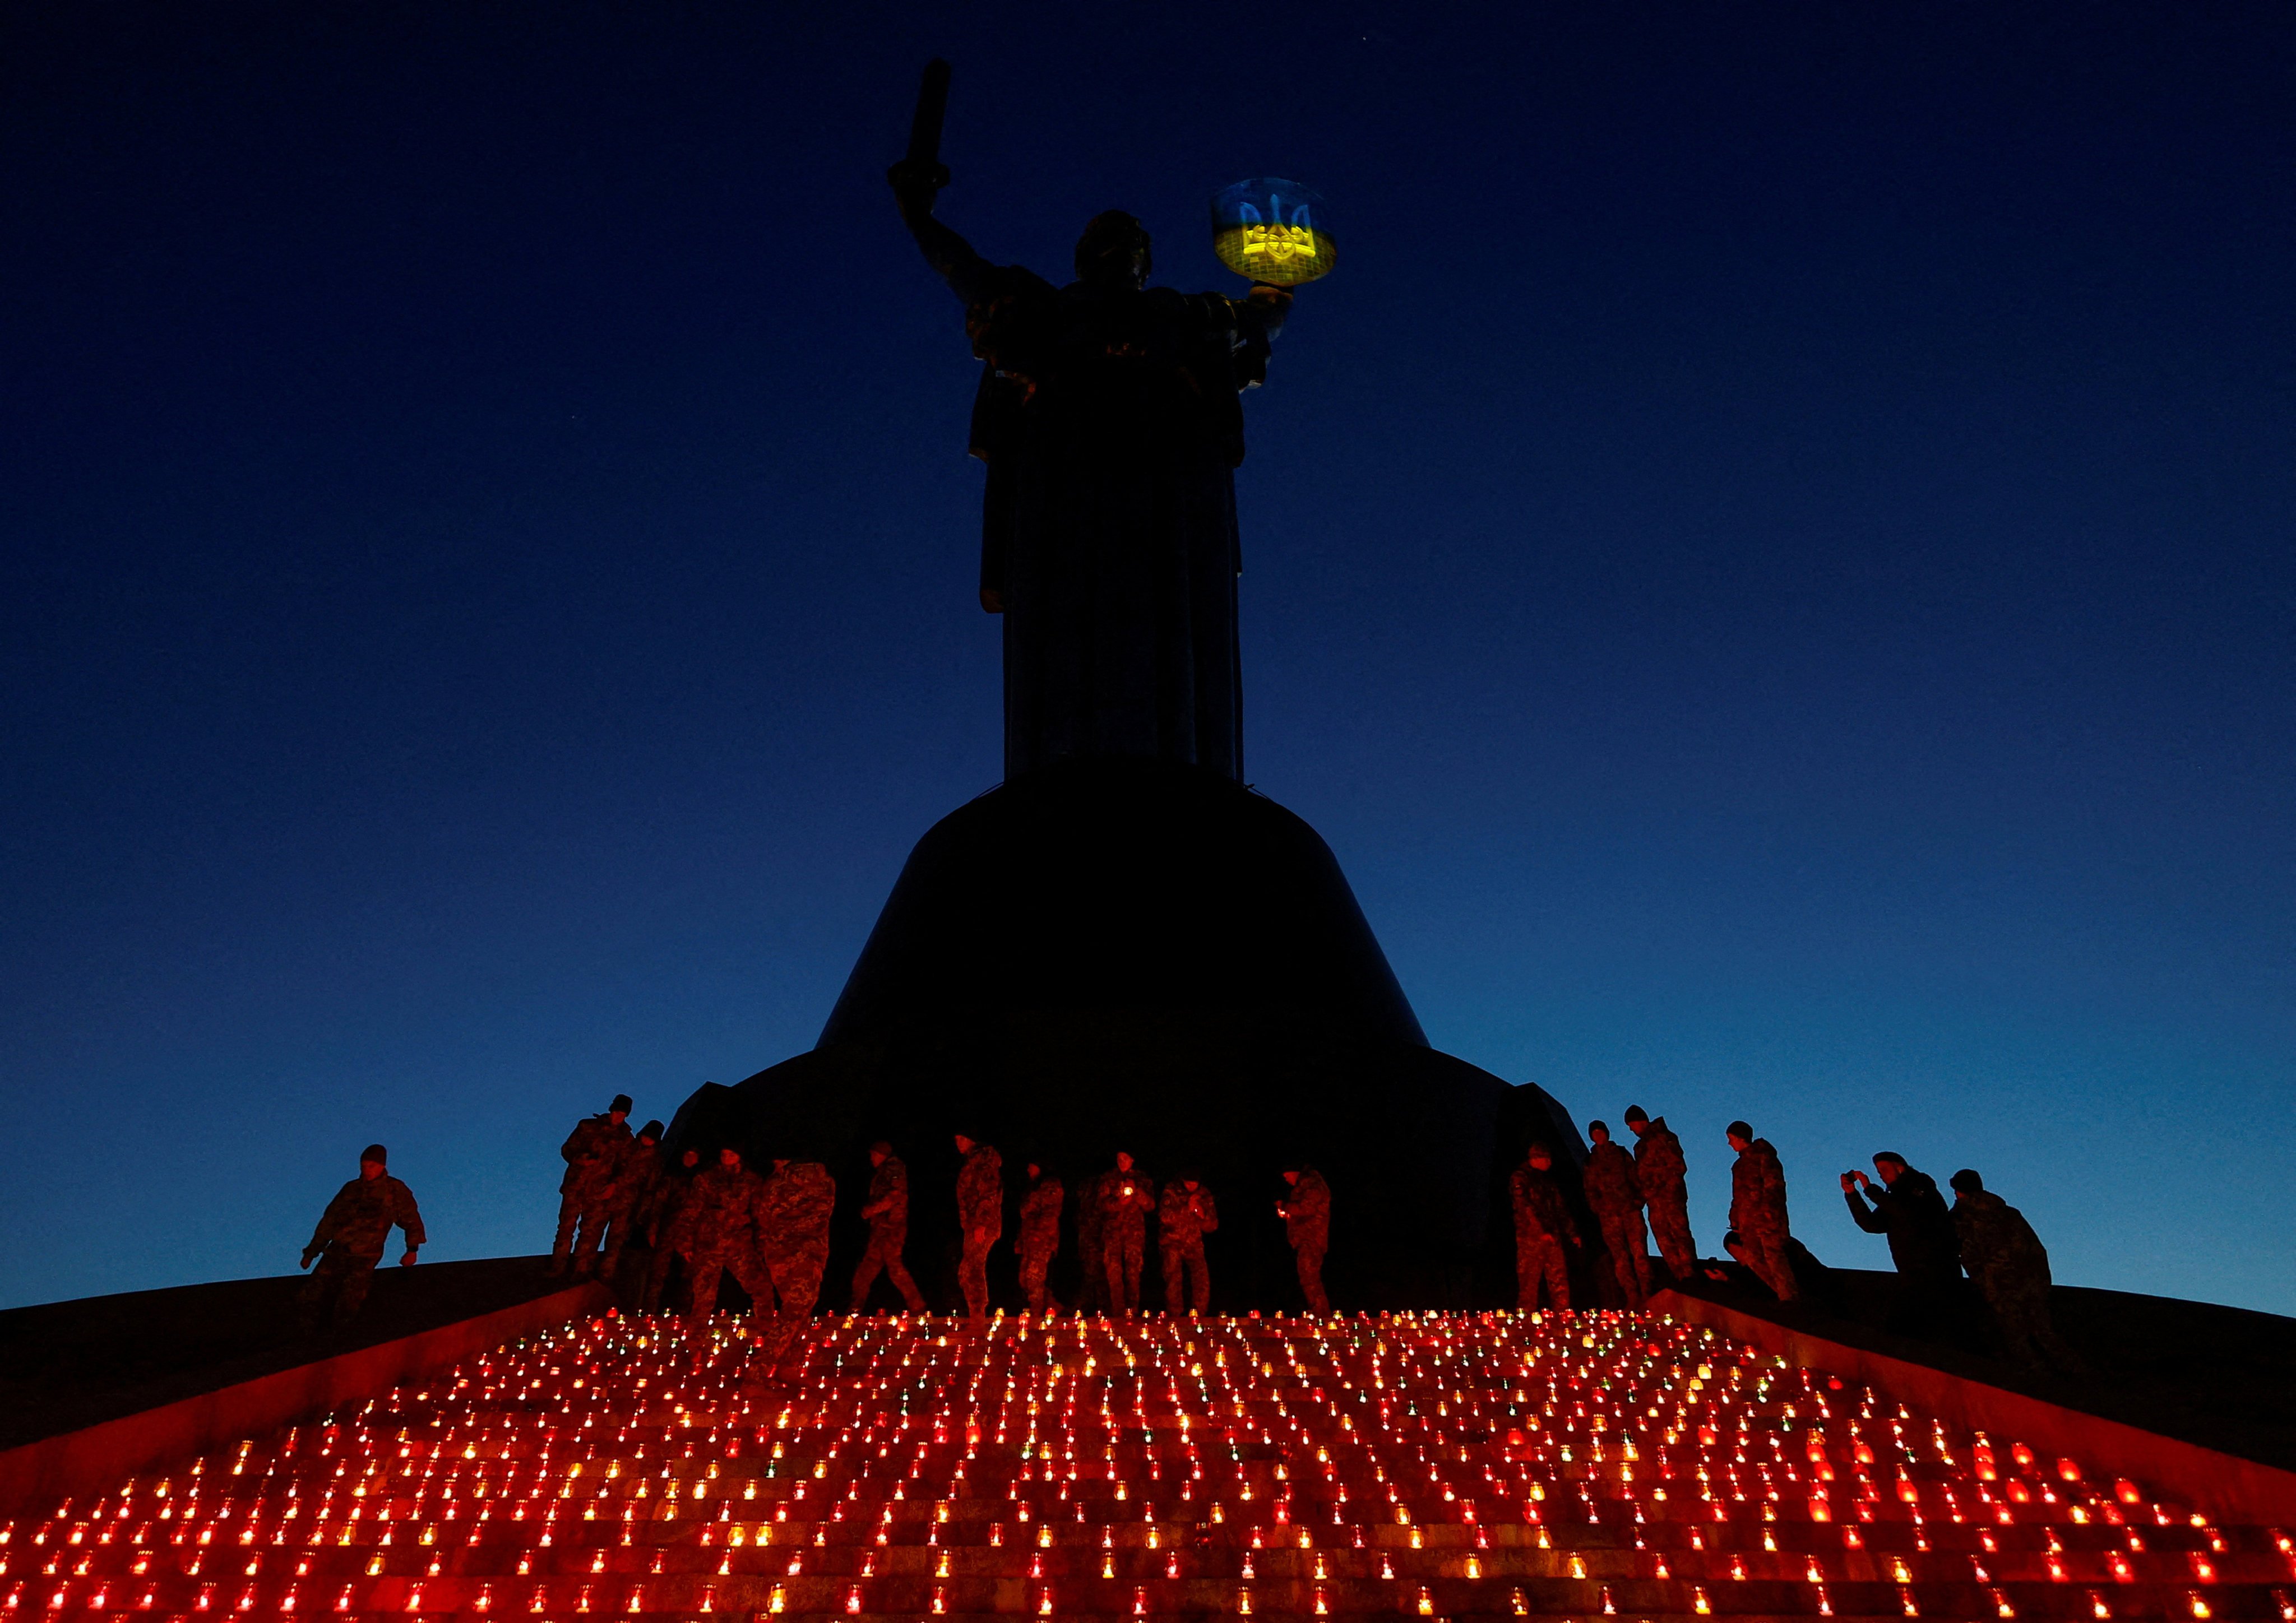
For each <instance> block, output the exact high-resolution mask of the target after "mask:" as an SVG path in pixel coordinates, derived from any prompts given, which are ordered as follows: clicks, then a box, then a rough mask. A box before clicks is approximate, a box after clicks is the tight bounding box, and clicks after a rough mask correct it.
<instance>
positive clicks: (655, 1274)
mask: <svg viewBox="0 0 2296 1623" xmlns="http://www.w3.org/2000/svg"><path fill="white" fill-rule="evenodd" d="M700 1178H701V1171H700V1169H699V1168H694V1169H693V1170H688V1169H687V1168H685V1167H683V1166H678V1167H672V1168H668V1169H667V1170H665V1171H664V1172H663V1173H662V1175H661V1176H660V1177H659V1178H657V1179H656V1180H655V1181H654V1185H653V1187H652V1189H651V1190H650V1191H648V1192H647V1193H646V1194H645V1196H644V1198H643V1199H642V1200H641V1201H639V1203H638V1209H637V1213H636V1215H635V1217H634V1219H633V1221H634V1222H635V1224H636V1225H637V1228H638V1230H639V1232H640V1233H641V1234H644V1235H645V1237H646V1244H647V1245H648V1246H650V1247H652V1252H651V1254H650V1255H649V1256H648V1257H647V1258H646V1275H645V1288H644V1293H643V1294H642V1295H641V1296H640V1297H639V1298H638V1309H639V1311H640V1312H643V1313H652V1312H653V1311H655V1310H656V1309H657V1308H659V1307H660V1306H661V1295H662V1291H664V1290H665V1289H666V1288H668V1284H669V1269H670V1265H671V1263H673V1262H674V1261H676V1259H677V1258H681V1257H687V1256H690V1254H691V1253H692V1251H693V1188H694V1184H696V1183H697V1182H698V1181H699V1180H700ZM692 1271H693V1270H692V1265H691V1263H689V1264H688V1266H687V1272H688V1273H689V1274H690V1273H691V1272H692Z"/></svg>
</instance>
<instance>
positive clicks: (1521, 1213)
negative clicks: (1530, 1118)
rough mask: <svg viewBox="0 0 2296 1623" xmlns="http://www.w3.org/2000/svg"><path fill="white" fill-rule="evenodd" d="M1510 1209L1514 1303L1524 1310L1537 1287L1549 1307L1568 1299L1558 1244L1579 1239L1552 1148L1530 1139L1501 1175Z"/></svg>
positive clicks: (1566, 1264) (1534, 1300) (1573, 1244)
mask: <svg viewBox="0 0 2296 1623" xmlns="http://www.w3.org/2000/svg"><path fill="white" fill-rule="evenodd" d="M1507 1196H1508V1200H1509V1202H1510V1204H1512V1205H1513V1209H1514V1278H1515V1306H1516V1307H1518V1308H1520V1309H1521V1311H1523V1312H1525V1313H1529V1312H1532V1311H1534V1310H1535V1309H1536V1308H1537V1307H1538V1306H1539V1297H1540V1294H1541V1290H1542V1287H1543V1288H1544V1291H1545V1295H1546V1306H1548V1307H1569V1306H1570V1258H1569V1257H1568V1255H1567V1254H1566V1252H1565V1250H1564V1248H1565V1247H1569V1248H1570V1250H1577V1249H1578V1248H1579V1245H1580V1244H1582V1243H1583V1242H1581V1241H1580V1239H1579V1225H1578V1223H1577V1222H1576V1221H1575V1220H1574V1219H1573V1218H1572V1217H1571V1216H1570V1202H1569V1201H1568V1200H1566V1199H1565V1198H1564V1196H1563V1193H1562V1184H1559V1183H1557V1182H1556V1181H1555V1177H1554V1152H1553V1151H1551V1150H1549V1149H1548V1148H1547V1147H1546V1145H1545V1144H1533V1145H1531V1146H1530V1148H1529V1151H1527V1152H1525V1153H1524V1155H1523V1158H1522V1165H1521V1166H1520V1167H1517V1168H1515V1169H1514V1176H1512V1177H1510V1178H1509V1179H1508V1180H1507Z"/></svg>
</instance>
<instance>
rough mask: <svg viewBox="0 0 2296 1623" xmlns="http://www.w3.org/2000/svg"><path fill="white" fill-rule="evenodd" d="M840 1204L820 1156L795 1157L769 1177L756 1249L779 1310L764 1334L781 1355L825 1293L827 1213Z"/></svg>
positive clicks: (775, 1354)
mask: <svg viewBox="0 0 2296 1623" xmlns="http://www.w3.org/2000/svg"><path fill="white" fill-rule="evenodd" d="M836 1209H837V1180H836V1179H835V1178H833V1177H832V1176H829V1168H826V1167H824V1166H823V1165H822V1164H821V1163H820V1162H819V1161H791V1162H790V1163H789V1165H787V1166H785V1167H783V1168H782V1169H781V1170H780V1171H778V1172H776V1173H775V1174H774V1175H773V1176H772V1177H770V1178H768V1179H767V1180H766V1188H765V1195H764V1198H763V1200H762V1201H761V1202H760V1211H759V1216H758V1251H759V1252H760V1253H761V1254H762V1255H763V1256H764V1258H765V1262H766V1267H767V1271H769V1272H770V1273H771V1274H772V1275H773V1281H774V1294H775V1296H776V1297H778V1298H780V1299H781V1311H780V1313H779V1314H778V1315H777V1316H775V1320H774V1326H773V1330H772V1332H771V1333H770V1334H769V1335H768V1336H767V1338H766V1344H767V1350H768V1351H770V1352H771V1353H772V1354H773V1355H774V1356H775V1357H780V1356H781V1354H782V1352H783V1349H784V1348H787V1347H788V1346H789V1345H790V1343H791V1342H792V1341H794V1340H797V1338H798V1337H799V1335H801V1334H803V1333H804V1331H805V1327H806V1325H807V1324H808V1323H809V1322H811V1320H812V1318H813V1308H814V1304H815V1303H816V1302H817V1301H819V1300H820V1299H821V1275H822V1274H823V1272H824V1270H825V1269H826V1268H827V1267H828V1266H829V1219H830V1217H831V1216H832V1214H833V1213H834V1212H835V1211H836Z"/></svg>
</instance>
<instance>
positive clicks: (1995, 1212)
mask: <svg viewBox="0 0 2296 1623" xmlns="http://www.w3.org/2000/svg"><path fill="white" fill-rule="evenodd" d="M1952 1183H1953V1190H1954V1201H1953V1227H1954V1234H1955V1236H1956V1239H1957V1240H1958V1241H1959V1242H1960V1246H1961V1262H1962V1266H1964V1267H1965V1268H1967V1269H1968V1270H1969V1276H1970V1278H1972V1279H1973V1280H1975V1281H1976V1282H1977V1288H1978V1290H1979V1291H1981V1292H1982V1293H1983V1294H1984V1297H1985V1305H1986V1306H1987V1307H1989V1308H1991V1309H1992V1310H1993V1322H1994V1324H1995V1325H1996V1326H1997V1327H1998V1329H1999V1330H2000V1332H2001V1340H2002V1341H2003V1343H2004V1344H2005V1346H2006V1347H2007V1348H2008V1352H2009V1356H2010V1357H2012V1358H2013V1359H2015V1360H2016V1361H2017V1362H2018V1363H2020V1364H2022V1365H2025V1366H2027V1367H2028V1368H2030V1369H2042V1368H2046V1367H2047V1366H2049V1365H2055V1366H2056V1367H2057V1368H2058V1369H2060V1370H2062V1371H2064V1372H2065V1373H2068V1374H2084V1373H2087V1369H2088V1365H2087V1363H2086V1362H2084V1361H2083V1359H2082V1358H2081V1356H2080V1355H2079V1353H2077V1352H2075V1351H2074V1350H2073V1349H2072V1346H2071V1343H2069V1342H2068V1341H2067V1340H2065V1339H2064V1337H2062V1336H2061V1335H2059V1334H2058V1333H2057V1329H2056V1325H2055V1324H2054V1322H2053V1321H2052V1319H2051V1317H2050V1315H2049V1291H2050V1289H2051V1284H2050V1279H2049V1253H2048V1249H2047V1248H2046V1246H2044V1245H2042V1243H2041V1237H2040V1236H2039V1235H2038V1234H2035V1233H2034V1232H2033V1225H2031V1224H2030V1223H2028V1222H2026V1221H2025V1215H2024V1213H2022V1212H2021V1211H2019V1210H2018V1209H2016V1208H2015V1207H2013V1206H2012V1205H2010V1204H2009V1203H2008V1202H2007V1201H2004V1200H2003V1199H2002V1198H2001V1197H2000V1196H1999V1195H1997V1194H1995V1193H1993V1192H1992V1191H1990V1190H1989V1189H1987V1188H1986V1187H1985V1180H1984V1179H1983V1178H1981V1177H1980V1176H1978V1175H1977V1174H1976V1173H1975V1172H1973V1171H1972V1170H1971V1169H1970V1168H1967V1167H1964V1168H1962V1169H1961V1170H1960V1171H1958V1172H1956V1173H1955V1174H1954V1175H1953V1179H1952Z"/></svg>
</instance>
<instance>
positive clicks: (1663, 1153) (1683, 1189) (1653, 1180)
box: [1626, 1104, 1698, 1280]
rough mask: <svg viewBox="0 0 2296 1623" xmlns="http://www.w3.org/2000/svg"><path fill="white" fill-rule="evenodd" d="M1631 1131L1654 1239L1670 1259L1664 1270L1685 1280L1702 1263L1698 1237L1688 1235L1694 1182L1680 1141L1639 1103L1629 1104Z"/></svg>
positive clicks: (1662, 1253)
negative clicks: (1696, 1238) (1685, 1164)
mask: <svg viewBox="0 0 2296 1623" xmlns="http://www.w3.org/2000/svg"><path fill="white" fill-rule="evenodd" d="M1626 1122H1627V1130H1628V1132H1630V1133H1632V1134H1633V1135H1635V1139H1636V1143H1635V1182H1636V1184H1640V1185H1641V1187H1642V1192H1643V1201H1644V1204H1645V1205H1646V1206H1648V1208H1649V1209H1650V1227H1651V1238H1652V1239H1653V1240H1655V1241H1657V1242H1658V1254H1659V1255H1660V1256H1661V1257H1662V1258H1665V1259H1666V1271H1667V1272H1668V1273H1669V1274H1671V1275H1674V1277H1675V1278H1676V1279H1677V1280H1687V1279H1689V1278H1690V1276H1691V1274H1692V1272H1693V1270H1694V1269H1695V1268H1696V1267H1697V1266H1698V1242H1696V1241H1695V1240H1693V1239H1692V1238H1691V1237H1690V1185H1689V1179H1688V1176H1687V1174H1686V1172H1685V1168H1684V1165H1683V1159H1682V1140H1681V1139H1679V1138H1677V1137H1676V1136H1675V1135H1674V1130H1673V1129H1672V1128H1671V1127H1668V1126H1667V1125H1666V1118H1665V1117H1663V1116H1661V1117H1660V1118H1659V1119H1657V1120H1655V1121H1653V1120H1652V1119H1651V1117H1650V1113H1649V1112H1648V1111H1645V1110H1644V1109H1643V1107H1642V1106H1641V1105H1639V1104H1630V1105H1628V1107H1627V1115H1626Z"/></svg>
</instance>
